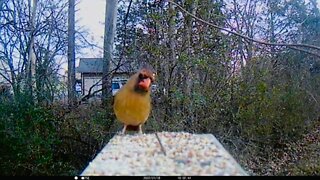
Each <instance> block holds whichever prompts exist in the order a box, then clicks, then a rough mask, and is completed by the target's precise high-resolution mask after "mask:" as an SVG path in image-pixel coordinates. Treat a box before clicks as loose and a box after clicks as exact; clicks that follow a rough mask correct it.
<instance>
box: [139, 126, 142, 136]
mask: <svg viewBox="0 0 320 180" xmlns="http://www.w3.org/2000/svg"><path fill="white" fill-rule="evenodd" d="M139 134H142V125H141V124H140V125H139Z"/></svg>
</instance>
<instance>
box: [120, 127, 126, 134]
mask: <svg viewBox="0 0 320 180" xmlns="http://www.w3.org/2000/svg"><path fill="white" fill-rule="evenodd" d="M126 131H127V125H124V127H123V129H122V131H121V132H120V135H125V134H126Z"/></svg>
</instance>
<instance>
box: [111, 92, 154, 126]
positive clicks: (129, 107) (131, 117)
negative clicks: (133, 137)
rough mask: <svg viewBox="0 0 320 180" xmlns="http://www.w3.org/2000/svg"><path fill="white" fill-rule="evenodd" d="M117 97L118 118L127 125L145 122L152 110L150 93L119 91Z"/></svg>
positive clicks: (115, 107)
mask: <svg viewBox="0 0 320 180" xmlns="http://www.w3.org/2000/svg"><path fill="white" fill-rule="evenodd" d="M118 93H119V94H117V95H116V97H115V104H114V111H115V114H116V116H117V119H118V120H119V121H121V122H122V123H124V124H126V125H134V126H136V125H139V124H143V123H144V122H145V121H146V120H147V119H148V117H149V114H150V110H151V99H150V95H141V94H138V93H134V92H130V91H129V92H128V91H123V92H118Z"/></svg>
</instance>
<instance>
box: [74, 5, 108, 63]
mask: <svg viewBox="0 0 320 180" xmlns="http://www.w3.org/2000/svg"><path fill="white" fill-rule="evenodd" d="M105 4H106V0H80V1H79V4H78V5H77V6H76V9H77V10H78V11H77V12H76V20H78V22H77V25H78V26H83V27H84V28H85V29H88V31H89V33H90V35H89V37H88V40H89V41H90V42H94V43H96V44H97V45H98V46H99V47H102V46H103V34H104V25H103V24H104V14H105ZM83 53H85V54H86V55H85V56H87V57H101V56H102V51H101V50H100V49H99V48H94V50H93V51H92V50H91V49H87V50H83ZM77 58H80V57H77Z"/></svg>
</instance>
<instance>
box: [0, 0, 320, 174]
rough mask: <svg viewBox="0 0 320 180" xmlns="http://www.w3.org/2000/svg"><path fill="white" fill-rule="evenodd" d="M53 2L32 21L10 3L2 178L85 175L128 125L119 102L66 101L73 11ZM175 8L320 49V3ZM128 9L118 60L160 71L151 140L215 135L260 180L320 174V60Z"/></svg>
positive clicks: (171, 16)
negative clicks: (65, 65)
mask: <svg viewBox="0 0 320 180" xmlns="http://www.w3.org/2000/svg"><path fill="white" fill-rule="evenodd" d="M54 2H55V1H52V3H49V2H47V1H40V0H39V2H38V3H39V4H38V6H37V8H38V10H37V13H36V18H35V19H33V20H32V17H31V16H29V13H30V12H31V9H32V8H31V4H30V1H29V2H22V1H15V0H13V1H6V0H4V1H1V2H0V19H1V24H0V27H1V28H0V34H1V36H0V62H1V63H0V76H1V77H2V78H3V80H1V79H0V80H1V81H0V82H1V84H0V102H1V103H0V114H1V116H0V136H1V137H2V138H1V139H0V146H1V149H0V160H1V162H2V163H1V165H0V172H1V174H2V175H78V174H79V173H81V172H82V170H83V169H84V168H85V167H86V166H87V163H88V162H89V161H90V160H92V159H93V158H94V157H95V156H96V154H97V153H98V152H99V151H100V150H101V148H102V147H103V146H104V145H105V144H106V143H107V142H108V140H109V139H110V138H111V137H112V136H113V135H114V133H115V132H117V131H118V130H119V128H120V127H121V126H120V124H119V122H117V121H116V120H115V117H114V114H113V111H112V109H111V106H109V105H110V104H111V102H106V103H107V105H106V104H104V105H102V104H101V103H100V102H97V101H94V100H92V101H90V102H81V103H78V104H77V105H75V106H70V105H68V104H67V103H66V102H65V101H63V98H62V97H63V94H65V91H66V84H65V83H64V82H62V81H61V77H60V76H59V74H58V70H59V68H60V65H61V64H59V62H60V61H59V58H61V56H65V57H66V56H67V53H66V52H67V50H66V47H67V42H68V36H67V31H66V30H67V26H66V21H67V12H68V11H67V10H68V9H67V7H68V6H67V5H68V1H59V3H57V4H55V5H54ZM57 2H58V1H57ZM175 2H176V3H177V4H178V5H180V6H181V7H182V8H183V9H186V10H187V11H188V12H190V13H191V14H193V15H195V16H197V17H199V18H201V19H202V20H204V21H207V22H209V23H212V24H215V25H217V26H219V27H223V28H227V29H230V30H232V31H233V32H237V33H240V34H243V35H244V36H246V37H248V38H249V39H250V38H251V39H252V38H253V39H260V40H265V41H267V42H270V43H275V44H277V43H278V44H279V43H291V44H308V45H314V46H317V47H319V46H320V44H319V42H320V36H319V35H320V11H319V8H318V5H317V1H315V0H309V1H304V0H291V1H285V0H281V1H274V0H271V1H259V0H250V1H242V0H241V1H235V0H215V1H211V0H210V1H209V0H203V1H202V0H201V1H191V0H179V1H175ZM118 5H119V8H118V19H117V27H116V29H117V32H118V33H117V35H116V37H115V44H116V49H115V51H114V56H115V57H116V58H115V59H120V60H121V61H128V62H130V63H131V64H132V65H133V67H136V66H138V65H140V64H142V63H149V64H151V65H152V66H153V67H154V69H155V70H156V71H157V82H156V85H157V89H156V91H155V92H154V93H153V94H152V96H153V111H152V115H151V117H150V119H149V120H148V122H147V124H146V126H145V130H146V132H152V131H188V132H193V133H212V134H213V135H215V136H216V137H217V138H218V139H219V140H220V142H221V143H222V144H223V145H224V146H225V148H226V149H227V150H229V151H230V153H231V154H232V155H233V156H234V157H235V159H237V160H238V161H239V163H240V164H241V165H242V166H243V167H244V168H245V169H246V170H247V171H248V172H249V173H250V174H253V175H319V173H320V167H319V160H320V158H319V157H320V156H319V154H320V152H319V149H320V144H319V139H320V137H319V127H320V122H319V120H320V115H319V112H320V106H319V103H320V93H319V92H320V71H319V69H320V61H319V60H320V54H319V53H320V52H319V50H317V49H316V48H313V49H312V48H310V47H309V48H308V47H306V46H296V47H290V48H289V47H287V46H268V45H265V44H259V43H254V42H253V41H251V40H248V38H247V39H245V38H243V37H239V36H235V35H234V34H231V33H227V32H225V31H222V30H219V29H217V28H214V27H213V26H210V25H208V24H206V23H204V22H200V21H198V20H195V19H194V18H192V17H191V16H190V15H189V14H187V13H185V12H184V11H183V10H182V9H180V8H179V7H178V6H176V5H175V4H173V3H171V2H166V1H137V2H136V1H132V2H130V9H128V3H124V1H122V0H119V1H118ZM128 10H129V11H128ZM7 12H9V13H7ZM17 12H19V13H17ZM127 12H128V13H127ZM48 19H51V20H50V21H47V20H48ZM32 21H34V22H33V25H34V26H33V33H30V31H29V30H28V28H27V27H28V23H31V22H32ZM53 27H55V28H53ZM75 29H76V30H77V29H78V30H77V31H76V39H78V41H81V40H83V38H84V37H86V36H85V32H80V28H79V27H76V28H75ZM49 37H50V38H49ZM77 37H79V38H77ZM80 37H81V38H80ZM32 39H33V41H34V54H35V57H36V61H35V64H33V65H34V66H35V71H34V72H33V74H32V76H31V75H30V74H29V72H30V71H31V70H30V68H27V67H26V64H29V66H31V68H32V63H31V59H30V58H28V56H29V54H30V53H32V51H29V50H28V48H30V45H29V44H30V42H32ZM83 42H86V40H83ZM77 44H78V45H77ZM79 44H85V43H80V42H76V45H77V46H76V49H77V50H79V51H80V49H81V48H84V47H86V45H87V46H88V43H87V44H86V45H81V46H80V45H79ZM119 64H121V63H119ZM30 78H31V80H32V78H35V81H31V80H30ZM2 82H4V83H2ZM30 82H31V85H34V83H33V84H32V82H36V86H32V87H31V86H30ZM7 84H8V85H9V87H8V86H7ZM8 88H9V89H10V88H11V89H12V90H13V91H12V92H10V90H8ZM89 100H91V99H89ZM108 104H109V105H108Z"/></svg>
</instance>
